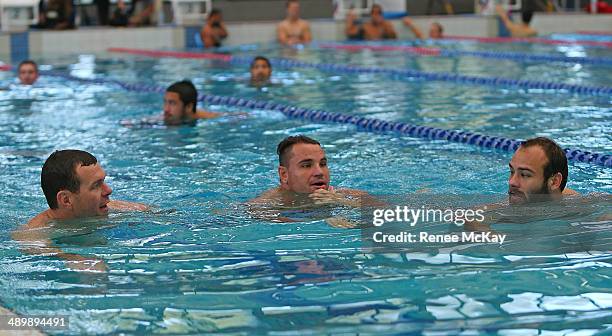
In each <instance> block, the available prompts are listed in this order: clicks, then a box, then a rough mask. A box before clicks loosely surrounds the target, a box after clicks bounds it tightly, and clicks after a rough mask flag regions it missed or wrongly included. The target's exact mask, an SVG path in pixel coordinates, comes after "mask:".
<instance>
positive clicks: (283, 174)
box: [278, 165, 289, 186]
mask: <svg viewBox="0 0 612 336" xmlns="http://www.w3.org/2000/svg"><path fill="white" fill-rule="evenodd" d="M278 178H279V180H280V184H281V186H283V185H287V179H288V178H289V174H288V172H287V167H285V166H281V165H279V166H278Z"/></svg>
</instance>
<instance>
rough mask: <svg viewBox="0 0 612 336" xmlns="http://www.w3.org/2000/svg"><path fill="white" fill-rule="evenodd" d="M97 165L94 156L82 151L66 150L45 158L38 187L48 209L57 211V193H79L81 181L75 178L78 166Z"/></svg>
mask: <svg viewBox="0 0 612 336" xmlns="http://www.w3.org/2000/svg"><path fill="white" fill-rule="evenodd" d="M96 163H98V160H97V159H96V157H95V156H93V155H91V154H90V153H87V152H85V151H82V150H76V149H66V150H60V151H55V152H53V154H51V155H50V156H49V158H47V161H45V163H44V164H43V167H42V172H41V173H40V186H41V188H42V190H43V193H44V194H45V198H46V199H47V204H49V208H51V209H57V207H58V205H57V193H58V192H59V191H61V190H69V191H71V192H73V193H76V192H78V191H79V188H80V187H81V181H79V178H78V176H77V172H76V169H77V168H78V166H90V165H94V164H96Z"/></svg>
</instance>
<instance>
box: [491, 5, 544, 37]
mask: <svg viewBox="0 0 612 336" xmlns="http://www.w3.org/2000/svg"><path fill="white" fill-rule="evenodd" d="M495 11H496V12H497V15H499V18H500V19H501V20H502V22H503V23H504V26H506V29H508V31H509V32H510V35H511V36H512V37H534V36H537V35H538V32H537V31H536V30H535V29H533V28H531V26H529V24H530V23H531V19H532V18H533V11H528V10H523V11H522V12H521V18H522V21H523V22H522V23H520V24H517V23H514V22H512V20H510V18H509V17H508V14H506V12H505V11H504V8H503V7H502V6H501V5H497V6H495Z"/></svg>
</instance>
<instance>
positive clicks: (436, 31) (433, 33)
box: [429, 23, 442, 39]
mask: <svg viewBox="0 0 612 336" xmlns="http://www.w3.org/2000/svg"><path fill="white" fill-rule="evenodd" d="M429 38H432V39H439V38H442V32H441V31H440V27H439V26H438V25H437V24H435V23H432V24H431V25H430V26H429Z"/></svg>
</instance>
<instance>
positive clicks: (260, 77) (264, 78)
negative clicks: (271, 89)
mask: <svg viewBox="0 0 612 336" xmlns="http://www.w3.org/2000/svg"><path fill="white" fill-rule="evenodd" d="M250 71H251V84H252V85H255V86H259V85H264V84H267V83H268V82H270V76H272V66H271V65H270V61H269V60H268V59H267V58H265V57H263V56H257V57H255V58H254V59H253V61H252V62H251V68H250Z"/></svg>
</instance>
